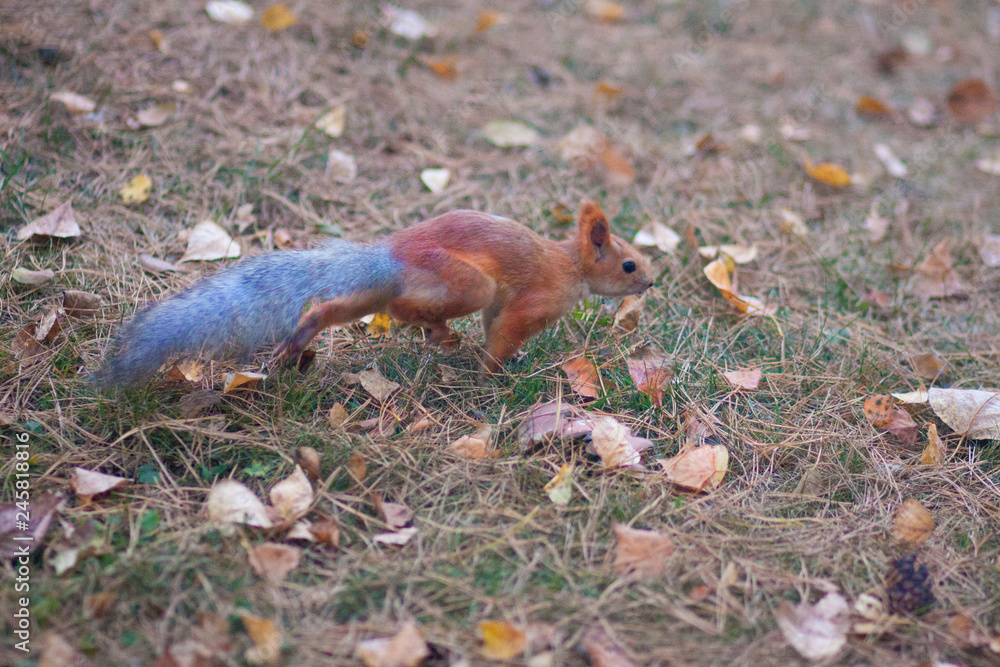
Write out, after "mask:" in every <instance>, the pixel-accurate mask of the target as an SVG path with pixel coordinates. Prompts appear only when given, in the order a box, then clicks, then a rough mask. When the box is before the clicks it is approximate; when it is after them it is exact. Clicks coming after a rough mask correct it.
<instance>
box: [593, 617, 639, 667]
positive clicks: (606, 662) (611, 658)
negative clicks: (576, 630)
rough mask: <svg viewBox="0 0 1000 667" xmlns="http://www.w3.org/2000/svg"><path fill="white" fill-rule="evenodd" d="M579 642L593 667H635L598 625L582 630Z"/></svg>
mask: <svg viewBox="0 0 1000 667" xmlns="http://www.w3.org/2000/svg"><path fill="white" fill-rule="evenodd" d="M580 642H581V643H582V644H583V648H584V649H585V650H586V651H587V656H588V657H589V658H590V662H591V664H593V665H594V667H635V663H634V662H632V661H631V660H629V659H628V656H626V655H625V651H624V650H623V649H622V648H621V647H620V646H618V645H617V644H615V642H614V640H612V639H611V637H610V636H608V633H607V632H605V631H604V628H602V627H600V626H599V625H594V626H591V627H589V628H587V629H586V630H584V632H583V637H582V638H581V639H580Z"/></svg>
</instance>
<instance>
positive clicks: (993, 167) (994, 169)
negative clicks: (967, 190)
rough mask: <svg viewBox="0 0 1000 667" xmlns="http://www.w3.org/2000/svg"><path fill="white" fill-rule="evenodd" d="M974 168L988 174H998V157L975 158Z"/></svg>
mask: <svg viewBox="0 0 1000 667" xmlns="http://www.w3.org/2000/svg"><path fill="white" fill-rule="evenodd" d="M976 169H978V170H979V171H981V172H983V173H984V174H989V175H990V176H1000V159H996V160H976Z"/></svg>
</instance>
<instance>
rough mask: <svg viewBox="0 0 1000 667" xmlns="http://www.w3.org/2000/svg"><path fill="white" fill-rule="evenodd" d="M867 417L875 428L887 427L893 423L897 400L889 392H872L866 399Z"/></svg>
mask: <svg viewBox="0 0 1000 667" xmlns="http://www.w3.org/2000/svg"><path fill="white" fill-rule="evenodd" d="M864 409H865V417H868V421H870V422H871V423H872V426H874V427H875V428H881V429H886V428H889V425H890V424H892V420H893V417H894V416H895V412H896V401H895V399H893V397H892V396H890V395H889V394H872V395H871V396H869V397H868V398H866V399H865V407H864Z"/></svg>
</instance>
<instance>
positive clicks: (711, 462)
mask: <svg viewBox="0 0 1000 667" xmlns="http://www.w3.org/2000/svg"><path fill="white" fill-rule="evenodd" d="M656 462H657V463H659V464H660V465H661V466H663V472H664V474H665V475H666V476H667V479H668V480H670V481H671V482H673V483H674V484H676V485H677V486H680V487H682V488H685V489H688V490H690V491H695V492H699V491H704V490H706V489H714V488H715V487H717V486H719V485H720V484H722V480H723V479H724V478H725V476H726V472H727V471H728V469H729V450H728V449H727V448H726V446H725V445H703V446H701V447H696V448H694V449H688V450H686V451H683V452H681V453H680V454H678V455H677V456H674V457H671V458H669V459H657V461H656Z"/></svg>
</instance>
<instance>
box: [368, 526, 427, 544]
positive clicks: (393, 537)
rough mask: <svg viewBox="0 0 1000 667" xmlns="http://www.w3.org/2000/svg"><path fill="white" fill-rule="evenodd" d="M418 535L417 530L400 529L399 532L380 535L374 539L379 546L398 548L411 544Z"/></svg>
mask: <svg viewBox="0 0 1000 667" xmlns="http://www.w3.org/2000/svg"><path fill="white" fill-rule="evenodd" d="M416 534H417V529H416V528H412V527H411V528H400V529H399V530H397V531H394V532H391V533H379V534H378V535H376V536H375V537H373V538H372V539H373V540H374V541H375V542H377V543H378V544H389V545H392V546H397V547H398V546H402V545H404V544H406V543H407V542H409V541H410V540H411V539H413V536H414V535H416Z"/></svg>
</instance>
